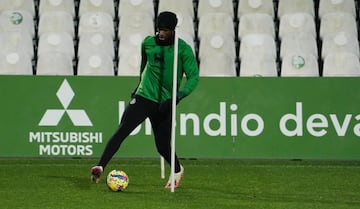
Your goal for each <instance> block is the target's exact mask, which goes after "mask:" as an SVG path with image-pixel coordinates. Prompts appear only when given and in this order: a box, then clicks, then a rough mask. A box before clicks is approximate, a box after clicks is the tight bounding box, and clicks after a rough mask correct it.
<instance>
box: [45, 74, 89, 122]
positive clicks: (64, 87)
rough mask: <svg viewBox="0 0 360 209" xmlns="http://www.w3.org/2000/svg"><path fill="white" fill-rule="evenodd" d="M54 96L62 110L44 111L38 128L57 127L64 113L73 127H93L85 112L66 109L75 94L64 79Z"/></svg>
mask: <svg viewBox="0 0 360 209" xmlns="http://www.w3.org/2000/svg"><path fill="white" fill-rule="evenodd" d="M56 96H57V97H58V99H59V101H60V103H61V104H62V107H63V108H62V109H48V110H46V112H45V114H44V115H43V117H42V118H41V121H40V123H39V126H57V125H58V124H59V122H60V120H61V118H62V117H63V116H64V114H65V113H66V114H67V115H68V116H69V117H70V119H71V121H72V123H73V124H74V126H92V125H93V124H92V122H91V121H90V119H89V117H88V115H87V114H86V112H85V110H81V109H68V107H69V105H70V103H71V101H72V99H73V98H74V96H75V93H74V91H73V90H72V88H71V86H70V85H69V83H68V81H67V80H66V79H65V80H64V81H63V83H62V84H61V86H60V88H59V90H58V91H57V93H56Z"/></svg>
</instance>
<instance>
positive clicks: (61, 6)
mask: <svg viewBox="0 0 360 209" xmlns="http://www.w3.org/2000/svg"><path fill="white" fill-rule="evenodd" d="M45 12H67V13H69V14H70V15H71V16H72V17H75V3H74V1H68V0H41V1H40V3H39V16H40V17H41V15H42V14H44V13H45Z"/></svg>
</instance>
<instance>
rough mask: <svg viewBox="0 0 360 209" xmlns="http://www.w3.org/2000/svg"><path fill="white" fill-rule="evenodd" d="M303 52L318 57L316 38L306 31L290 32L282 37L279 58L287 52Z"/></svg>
mask: <svg viewBox="0 0 360 209" xmlns="http://www.w3.org/2000/svg"><path fill="white" fill-rule="evenodd" d="M294 53H295V54H296V53H305V54H311V55H313V56H315V57H316V58H318V54H319V53H318V46H317V42H316V38H315V37H314V36H312V35H311V34H308V33H290V34H287V35H285V36H283V37H282V39H281V45H280V58H282V57H284V56H285V55H287V54H294Z"/></svg>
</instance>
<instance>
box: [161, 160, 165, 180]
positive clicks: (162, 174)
mask: <svg viewBox="0 0 360 209" xmlns="http://www.w3.org/2000/svg"><path fill="white" fill-rule="evenodd" d="M160 176H161V178H162V179H164V178H165V159H164V157H163V156H161V155H160Z"/></svg>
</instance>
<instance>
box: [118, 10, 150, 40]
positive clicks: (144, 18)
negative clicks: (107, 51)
mask: <svg viewBox="0 0 360 209" xmlns="http://www.w3.org/2000/svg"><path fill="white" fill-rule="evenodd" d="M131 34H143V35H144V36H147V35H154V34H155V29H154V22H153V19H152V18H150V17H149V16H148V15H146V14H128V15H123V16H122V17H121V19H120V20H119V30H118V37H119V38H121V37H122V36H128V35H131Z"/></svg>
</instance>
